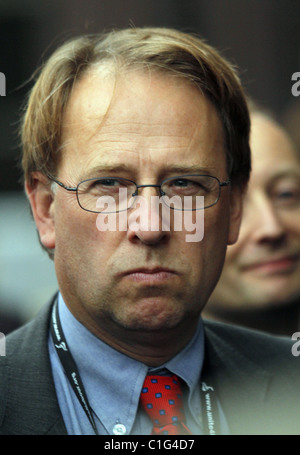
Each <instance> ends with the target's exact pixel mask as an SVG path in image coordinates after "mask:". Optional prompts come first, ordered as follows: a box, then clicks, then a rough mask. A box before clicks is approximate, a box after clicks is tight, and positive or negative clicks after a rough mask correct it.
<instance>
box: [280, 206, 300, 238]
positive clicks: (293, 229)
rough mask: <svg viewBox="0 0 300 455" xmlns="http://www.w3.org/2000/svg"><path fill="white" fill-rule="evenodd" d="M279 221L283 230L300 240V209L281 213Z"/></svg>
mask: <svg viewBox="0 0 300 455" xmlns="http://www.w3.org/2000/svg"><path fill="white" fill-rule="evenodd" d="M281 223H282V225H283V228H284V229H285V232H286V233H287V234H288V235H289V234H290V235H292V236H294V237H296V238H297V239H298V241H299V242H300V211H298V212H297V213H295V212H287V213H282V214H281Z"/></svg>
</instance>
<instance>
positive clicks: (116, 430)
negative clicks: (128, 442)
mask: <svg viewBox="0 0 300 455" xmlns="http://www.w3.org/2000/svg"><path fill="white" fill-rule="evenodd" d="M125 433H126V427H125V425H123V424H122V423H117V424H116V425H115V426H114V427H113V434H118V435H122V434H125Z"/></svg>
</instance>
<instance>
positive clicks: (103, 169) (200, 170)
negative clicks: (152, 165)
mask: <svg viewBox="0 0 300 455" xmlns="http://www.w3.org/2000/svg"><path fill="white" fill-rule="evenodd" d="M213 170H214V168H212V167H209V168H208V167H205V166H198V165H180V166H178V165H175V166H166V167H164V168H163V169H162V172H161V174H162V175H163V176H166V175H171V174H173V175H184V174H209V173H210V172H211V171H213ZM134 172H135V168H134V167H132V166H128V165H127V164H126V163H115V164H103V165H101V166H94V167H92V168H91V169H89V170H88V172H87V173H85V176H84V178H93V177H97V176H98V175H104V174H107V176H109V175H111V174H113V175H118V174H119V173H120V174H123V173H126V174H133V173H134Z"/></svg>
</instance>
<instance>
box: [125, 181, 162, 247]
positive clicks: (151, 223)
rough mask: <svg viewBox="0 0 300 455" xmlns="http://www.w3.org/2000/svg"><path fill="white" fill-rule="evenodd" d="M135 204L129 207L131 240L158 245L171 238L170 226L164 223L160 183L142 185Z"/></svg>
mask: <svg viewBox="0 0 300 455" xmlns="http://www.w3.org/2000/svg"><path fill="white" fill-rule="evenodd" d="M138 188H139V189H140V190H139V193H142V194H139V195H138V196H137V197H136V199H135V202H134V205H133V207H132V208H131V209H129V215H128V229H127V238H128V240H130V241H131V242H138V241H140V242H142V243H144V244H146V245H156V244H159V243H161V242H165V241H167V240H168V239H169V238H170V226H169V225H166V224H165V223H164V215H163V213H164V210H163V202H162V201H160V196H159V192H158V189H157V188H159V185H140V186H139V187H138Z"/></svg>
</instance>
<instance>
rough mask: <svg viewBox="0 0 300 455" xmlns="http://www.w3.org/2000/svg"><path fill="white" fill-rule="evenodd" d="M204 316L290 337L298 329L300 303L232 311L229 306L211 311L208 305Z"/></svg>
mask: <svg viewBox="0 0 300 455" xmlns="http://www.w3.org/2000/svg"><path fill="white" fill-rule="evenodd" d="M204 318H207V319H212V320H215V321H221V322H226V323H230V324H236V325H241V326H243V327H248V328H251V329H255V330H262V331H264V332H267V333H272V334H274V335H283V336H288V337H290V336H291V335H292V334H293V333H294V332H296V331H298V330H299V322H300V305H299V301H298V302H291V303H289V304H286V305H284V306H283V307H278V308H274V307H272V308H267V309H261V308H257V309H251V310H244V311H234V310H230V309H229V308H226V309H225V310H215V309H214V310H213V311H212V310H211V309H210V308H209V305H208V307H207V308H206V310H205V314H204Z"/></svg>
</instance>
